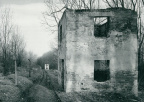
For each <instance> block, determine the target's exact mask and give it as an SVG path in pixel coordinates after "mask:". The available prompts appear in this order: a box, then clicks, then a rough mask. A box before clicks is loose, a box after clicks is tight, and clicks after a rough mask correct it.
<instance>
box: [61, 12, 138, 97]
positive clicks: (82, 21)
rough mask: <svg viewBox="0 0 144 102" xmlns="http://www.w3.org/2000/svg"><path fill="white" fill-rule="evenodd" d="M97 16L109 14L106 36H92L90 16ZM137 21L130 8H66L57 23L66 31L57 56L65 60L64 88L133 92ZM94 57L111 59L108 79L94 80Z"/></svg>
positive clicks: (135, 66) (135, 86) (135, 82)
mask: <svg viewBox="0 0 144 102" xmlns="http://www.w3.org/2000/svg"><path fill="white" fill-rule="evenodd" d="M97 16H104V17H105V16H108V17H110V24H109V32H108V37H95V36H94V20H93V19H94V17H97ZM136 23H137V20H136V14H135V13H133V12H132V11H130V10H123V9H107V10H93V11H86V10H85V11H84V10H66V11H65V13H64V15H63V17H62V19H61V21H60V23H59V25H62V26H64V34H65V35H66V36H65V37H64V38H63V40H64V42H63V43H62V44H63V45H62V46H63V47H59V59H64V60H65V70H64V72H65V73H64V74H65V79H64V80H65V81H64V86H65V88H64V89H65V91H66V92H72V91H85V90H86V91H88V90H89V91H97V92H99V91H117V92H120V93H125V94H131V93H132V94H135V95H136V94H137V36H136V33H137V26H136ZM95 60H109V61H110V62H109V70H110V79H109V80H107V81H105V82H97V81H96V80H94V61H95ZM60 64H61V63H60V62H59V66H60ZM59 69H60V67H59ZM60 76H61V72H60ZM59 78H60V77H59ZM60 80H61V79H60Z"/></svg>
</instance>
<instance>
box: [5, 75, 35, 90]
mask: <svg viewBox="0 0 144 102" xmlns="http://www.w3.org/2000/svg"><path fill="white" fill-rule="evenodd" d="M7 78H8V79H9V80H11V81H12V82H13V83H14V82H15V75H14V74H11V75H8V76H7ZM17 80H18V85H17V86H18V87H19V88H20V90H21V91H22V92H23V91H25V90H26V89H28V88H29V87H31V86H32V85H33V83H32V81H30V80H29V79H28V78H26V77H22V76H18V79H17Z"/></svg>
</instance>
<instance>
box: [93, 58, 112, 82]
mask: <svg viewBox="0 0 144 102" xmlns="http://www.w3.org/2000/svg"><path fill="white" fill-rule="evenodd" d="M109 63H110V61H109V60H95V61H94V80H96V81H98V82H105V81H107V80H109V79H110V69H109Z"/></svg>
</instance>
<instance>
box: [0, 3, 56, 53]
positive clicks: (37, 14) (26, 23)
mask: <svg viewBox="0 0 144 102" xmlns="http://www.w3.org/2000/svg"><path fill="white" fill-rule="evenodd" d="M7 5H8V6H10V8H11V9H12V11H13V18H14V20H15V24H17V25H18V26H19V27H20V31H21V33H22V35H23V36H24V38H25V41H26V50H27V51H32V52H34V54H36V55H38V56H41V55H42V54H44V53H45V52H48V51H50V50H51V44H52V43H54V42H55V38H56V35H54V34H50V33H51V32H49V31H48V30H46V29H45V27H44V26H43V25H42V18H43V17H42V12H44V11H45V10H46V7H45V5H44V3H43V0H0V7H3V6H7Z"/></svg>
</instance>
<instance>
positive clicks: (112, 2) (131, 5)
mask: <svg viewBox="0 0 144 102" xmlns="http://www.w3.org/2000/svg"><path fill="white" fill-rule="evenodd" d="M137 1H138V0H103V2H105V3H106V4H107V6H108V7H110V8H113V7H121V8H127V9H132V10H134V11H135V10H136V5H137Z"/></svg>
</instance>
